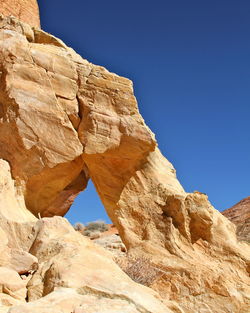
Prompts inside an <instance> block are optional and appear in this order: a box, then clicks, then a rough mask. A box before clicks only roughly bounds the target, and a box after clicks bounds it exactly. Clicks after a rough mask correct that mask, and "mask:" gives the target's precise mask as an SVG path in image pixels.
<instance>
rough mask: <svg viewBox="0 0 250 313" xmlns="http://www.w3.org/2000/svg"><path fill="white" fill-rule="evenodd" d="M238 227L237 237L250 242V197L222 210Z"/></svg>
mask: <svg viewBox="0 0 250 313" xmlns="http://www.w3.org/2000/svg"><path fill="white" fill-rule="evenodd" d="M222 214H223V215H224V216H226V217H227V218H228V219H229V220H230V221H231V222H233V223H234V224H235V225H236V227H237V237H238V239H239V240H244V241H247V242H249V243H250V197H248V198H245V199H243V200H241V201H240V202H238V203H236V204H235V205H234V206H232V207H231V208H230V209H227V210H225V211H224V212H222Z"/></svg>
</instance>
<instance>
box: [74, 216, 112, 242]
mask: <svg viewBox="0 0 250 313" xmlns="http://www.w3.org/2000/svg"><path fill="white" fill-rule="evenodd" d="M74 229H75V230H76V231H78V232H80V233H81V234H82V235H84V236H87V237H90V238H92V239H94V238H95V237H96V238H98V237H99V235H100V233H103V232H105V231H107V230H108V225H107V224H106V223H105V222H104V221H102V220H98V221H93V222H89V223H87V224H86V225H84V224H82V223H79V222H78V223H76V224H75V225H74Z"/></svg>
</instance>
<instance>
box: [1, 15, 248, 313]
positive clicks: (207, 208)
mask: <svg viewBox="0 0 250 313" xmlns="http://www.w3.org/2000/svg"><path fill="white" fill-rule="evenodd" d="M0 86H1V88H0V158H2V159H3V160H5V161H3V162H2V163H1V164H3V166H2V173H3V177H7V179H6V182H7V184H5V183H4V184H2V185H1V188H2V194H5V190H7V193H6V195H4V196H3V198H2V199H4V200H3V202H0V217H1V216H3V218H2V219H0V221H1V225H0V226H1V228H2V229H3V231H4V232H6V235H7V236H8V245H9V247H10V248H13V247H15V248H18V249H23V250H25V251H27V252H30V253H32V254H34V255H35V256H36V257H37V258H38V260H39V263H40V266H39V269H38V271H37V272H36V273H35V274H34V276H33V278H32V279H31V280H30V282H29V285H28V288H29V298H30V300H35V299H39V298H40V297H43V296H45V295H47V294H49V293H50V292H53V291H54V290H55V288H57V287H62V286H63V287H67V288H76V289H77V291H78V293H79V292H80V291H82V290H83V291H84V292H86V289H84V288H85V287H86V286H87V290H89V288H90V289H91V295H93V296H95V294H94V293H93V290H92V288H94V289H95V290H96V289H98V293H99V292H100V290H102V291H103V290H104V294H105V295H107V294H108V295H109V296H108V297H109V298H110V297H111V298H112V299H113V297H115V298H116V297H117V294H118V293H119V295H122V296H123V297H124V295H126V297H129V299H130V300H129V301H128V302H129V303H131V301H132V300H131V299H133V303H137V304H138V303H139V305H143V306H144V307H146V308H145V310H148V311H149V312H150V310H154V311H155V312H157V313H159V312H161V311H160V310H161V308H160V307H159V309H157V310H156V309H155V307H156V306H157V305H158V306H159V305H160V304H159V302H158V301H157V302H154V305H152V302H151V301H155V300H153V299H155V294H151V292H150V291H149V290H148V289H145V290H144V289H143V290H142V288H143V287H138V285H135V284H132V283H131V280H129V279H128V277H127V276H126V275H125V274H122V272H121V271H120V270H118V269H117V268H115V267H114V264H113V263H112V262H111V261H110V256H107V257H105V258H104V259H105V261H104V259H103V256H102V257H100V255H99V252H98V251H99V250H98V248H97V247H96V246H94V245H92V244H91V243H88V244H87V242H86V241H83V240H87V239H83V237H82V236H81V235H80V234H78V235H77V237H75V235H73V234H72V230H70V229H69V227H68V226H67V225H66V224H64V223H62V222H61V219H51V222H50V220H49V219H43V220H42V221H39V222H37V224H36V226H35V227H34V228H33V226H34V223H35V222H36V219H35V217H34V216H33V215H32V214H31V213H33V214H34V215H35V216H36V217H38V216H39V214H40V215H41V216H42V217H45V216H54V215H64V214H65V213H66V212H67V210H68V209H69V207H70V205H71V203H72V201H73V200H74V198H75V197H76V195H77V194H78V193H79V192H80V191H81V190H84V188H85V187H86V185H87V182H88V179H89V177H91V179H92V180H93V182H94V184H95V187H96V189H97V192H98V194H99V196H100V198H101V200H102V202H103V204H104V206H105V208H106V210H107V212H108V214H109V216H110V218H111V219H112V221H113V223H114V224H115V225H116V227H117V228H118V230H119V234H120V235H121V238H122V240H123V242H124V243H125V245H126V248H127V249H128V252H129V254H131V255H136V256H137V257H140V256H146V257H147V258H149V259H150V261H151V262H152V263H154V264H155V266H156V267H160V268H161V270H162V271H164V275H163V276H162V279H161V282H157V283H156V284H155V285H153V286H152V287H153V288H154V289H155V290H157V291H158V292H159V293H160V294H161V296H162V298H163V299H170V300H171V301H172V302H171V305H172V307H174V304H173V303H175V302H176V303H178V304H179V305H180V307H181V309H179V308H177V309H175V311H176V312H178V310H179V312H181V310H183V311H184V312H185V313H191V312H192V313H193V312H202V311H203V312H206V311H207V312H218V313H219V312H223V313H224V312H228V313H229V312H241V313H242V312H244V313H246V312H247V311H248V309H249V296H248V295H249V293H250V292H249V286H250V282H249V272H250V266H249V260H250V255H249V254H250V252H249V245H247V244H240V243H238V241H237V239H236V235H235V226H234V225H233V224H232V223H231V222H229V221H228V220H227V219H226V218H225V217H223V216H222V215H221V214H220V213H219V212H218V211H216V210H215V209H214V208H213V207H212V205H211V204H210V203H209V201H208V198H207V196H206V195H204V194H202V193H199V192H195V193H193V194H188V193H186V192H185V191H184V190H183V188H182V186H181V185H180V183H179V181H178V180H177V178H176V173H175V169H174V167H173V166H172V164H171V163H170V162H168V161H167V160H166V159H165V158H164V157H163V156H162V154H161V152H160V150H159V149H158V148H157V144H156V141H155V138H154V135H153V134H152V132H151V131H150V130H149V129H148V127H147V126H146V125H145V123H144V121H143V118H142V117H141V115H140V114H139V111H138V106H137V102H136V99H135V97H134V94H133V86H132V82H131V81H130V80H128V79H126V78H122V77H119V76H117V75H116V74H113V73H110V72H108V71H107V70H106V69H104V68H103V67H100V66H96V65H93V64H91V63H89V62H88V61H86V60H84V59H82V58H81V57H80V56H79V55H77V54H76V53H75V52H74V51H73V50H72V49H70V48H67V47H66V46H65V44H63V43H62V42H61V41H60V40H59V39H57V38H55V37H53V36H51V35H49V34H46V33H45V32H43V31H41V30H32V29H31V28H30V27H29V26H28V25H25V24H23V23H20V22H19V21H17V20H15V19H11V18H7V19H3V18H1V19H0ZM10 168H11V171H10ZM0 191H1V189H0ZM12 198H16V200H11V199H12ZM0 201H1V200H0ZM6 203H7V205H6ZM7 208H8V209H7ZM30 212H31V213H30ZM8 223H9V224H10V225H11V229H9V228H8V227H7V226H8ZM79 236H81V237H79ZM13 238H14V239H13ZM76 238H77V239H76ZM78 240H79V241H80V242H81V243H80V244H79V242H78ZM31 245H32V247H31ZM88 245H89V246H88ZM86 246H88V247H89V248H87V247H86ZM102 253H103V250H102ZM83 260H85V263H82V262H83ZM93 260H95V262H93ZM100 264H102V266H104V270H102V271H101V268H102V266H100ZM111 272H112V273H113V274H112V275H110V273H111ZM94 273H95V274H94ZM96 273H98V275H97V274H96ZM110 276H112V282H111V283H110ZM84 286H85V287H84ZM144 292H146V294H147V296H145V293H144ZM142 294H143V296H142ZM142 298H143V301H142ZM145 299H146V300H145ZM39 301H40V300H39ZM29 307H30V306H29ZM136 309H137V307H136ZM131 310H132V309H131ZM172 310H174V309H172Z"/></svg>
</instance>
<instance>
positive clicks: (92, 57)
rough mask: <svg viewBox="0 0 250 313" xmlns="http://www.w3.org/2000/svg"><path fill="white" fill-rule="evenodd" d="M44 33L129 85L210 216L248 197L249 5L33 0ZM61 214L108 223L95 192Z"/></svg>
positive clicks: (245, 1) (242, 1) (241, 1)
mask: <svg viewBox="0 0 250 313" xmlns="http://www.w3.org/2000/svg"><path fill="white" fill-rule="evenodd" d="M39 4H40V11H41V23H42V28H43V29H44V30H45V31H48V32H50V33H52V34H54V35H55V36H57V37H60V38H61V39H62V40H64V41H65V43H66V44H67V45H69V46H71V47H72V48H74V49H75V50H76V51H77V52H78V53H80V54H81V55H82V56H83V57H84V58H86V59H88V60H89V61H91V62H93V63H95V64H98V65H102V66H105V67H106V68H107V69H109V70H110V71H112V72H115V73H117V74H119V75H122V76H126V77H128V78H130V79H132V80H133V81H134V89H135V94H136V96H137V99H138V103H139V109H140V112H141V114H142V115H143V117H144V119H145V121H146V123H147V124H148V125H149V126H150V128H151V129H152V130H153V131H154V133H155V134H156V138H157V140H158V143H159V147H160V149H161V151H162V152H163V154H164V155H165V156H166V157H167V158H168V159H169V160H170V161H171V162H172V163H173V164H174V166H175V168H176V170H177V175H178V178H179V180H180V182H181V183H182V185H183V186H184V188H185V190H186V191H188V192H192V191H194V190H199V191H201V192H205V193H207V194H208V196H209V199H210V201H211V202H212V204H213V205H214V206H215V207H216V208H217V209H218V210H224V209H226V208H229V207H231V206H232V205H233V204H235V203H236V202H238V201H239V200H241V199H242V198H244V197H247V196H249V195H250V182H249V179H250V88H249V87H250V1H249V0H233V1H232V0H219V1H218V0H209V1H208V0H188V1H187V0H179V1H178V0H176V1H173V0H172V1H169V0H154V1H142V0H140V1H138V0H133V1H132V0H126V1H119V0H105V1H101V0H97V1H93V0H92V1H90V0H89V1H87V0H86V1H85V0H71V1H62V0H53V1H44V0H40V1H39ZM89 187H90V188H88V190H86V191H85V192H83V193H82V194H81V195H80V196H78V199H77V201H76V203H75V204H74V205H73V207H72V209H71V211H70V212H69V213H68V215H67V217H68V218H69V220H70V221H71V222H72V223H74V222H76V221H81V222H88V221H91V220H96V219H106V220H107V217H106V215H105V212H104V208H103V207H102V205H101V203H100V201H99V199H98V198H97V195H96V193H95V190H94V188H93V185H90V186H89Z"/></svg>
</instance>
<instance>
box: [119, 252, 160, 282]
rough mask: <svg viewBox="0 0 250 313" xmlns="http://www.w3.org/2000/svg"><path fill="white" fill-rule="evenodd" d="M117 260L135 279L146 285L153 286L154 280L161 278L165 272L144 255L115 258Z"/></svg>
mask: <svg viewBox="0 0 250 313" xmlns="http://www.w3.org/2000/svg"><path fill="white" fill-rule="evenodd" d="M115 262H116V263H117V264H118V265H119V266H120V268H121V269H122V270H123V271H124V272H125V273H126V274H127V275H128V276H129V277H130V278H131V279H132V280H133V281H135V282H136V283H138V284H142V285H145V286H151V285H152V284H153V282H154V281H156V280H157V279H160V278H161V277H162V276H163V274H164V272H163V271H162V270H160V269H159V268H157V267H156V266H155V265H154V264H153V263H152V262H151V261H150V260H149V259H148V258H146V257H144V256H140V257H130V256H128V257H125V258H115Z"/></svg>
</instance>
